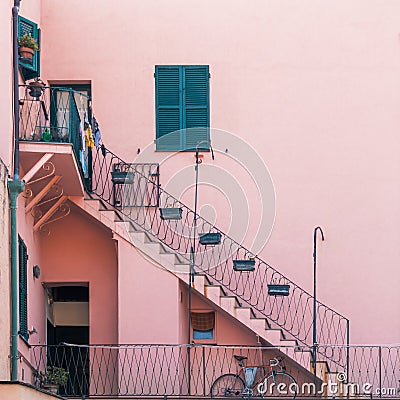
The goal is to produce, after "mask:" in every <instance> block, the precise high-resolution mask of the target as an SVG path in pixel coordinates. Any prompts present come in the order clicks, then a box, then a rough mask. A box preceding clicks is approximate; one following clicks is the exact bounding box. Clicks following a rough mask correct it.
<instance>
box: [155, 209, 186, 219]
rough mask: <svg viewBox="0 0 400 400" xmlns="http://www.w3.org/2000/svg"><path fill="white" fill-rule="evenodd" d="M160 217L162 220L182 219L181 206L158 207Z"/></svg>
mask: <svg viewBox="0 0 400 400" xmlns="http://www.w3.org/2000/svg"><path fill="white" fill-rule="evenodd" d="M159 210H160V217H161V219H162V220H178V219H182V208H173V207H171V208H160V209H159Z"/></svg>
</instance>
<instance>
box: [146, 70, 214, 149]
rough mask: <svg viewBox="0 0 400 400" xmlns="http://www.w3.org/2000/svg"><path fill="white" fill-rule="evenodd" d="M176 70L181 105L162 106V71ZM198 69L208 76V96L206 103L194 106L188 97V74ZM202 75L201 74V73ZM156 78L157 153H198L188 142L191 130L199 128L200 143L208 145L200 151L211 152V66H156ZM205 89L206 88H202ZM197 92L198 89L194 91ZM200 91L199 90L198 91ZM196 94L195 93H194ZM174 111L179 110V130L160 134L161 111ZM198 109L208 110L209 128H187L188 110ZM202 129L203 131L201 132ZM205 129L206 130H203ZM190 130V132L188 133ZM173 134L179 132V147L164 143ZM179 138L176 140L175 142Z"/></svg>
mask: <svg viewBox="0 0 400 400" xmlns="http://www.w3.org/2000/svg"><path fill="white" fill-rule="evenodd" d="M168 69H171V70H174V69H175V70H176V69H178V76H179V82H178V85H179V88H178V90H179V105H167V104H160V101H159V97H160V94H159V92H160V84H159V79H160V70H168ZM196 69H200V70H201V69H203V70H204V73H205V74H206V81H205V90H206V96H205V102H204V103H203V105H192V104H190V101H188V100H189V99H190V97H189V96H188V95H187V93H188V91H187V89H186V87H187V84H186V83H187V82H190V81H189V80H188V79H190V78H187V77H186V75H187V72H188V71H190V70H192V71H194V70H196ZM200 73H201V72H200ZM154 78H155V127H156V133H155V141H154V142H155V144H156V146H155V147H156V149H155V150H156V151H157V152H170V151H182V152H194V151H196V148H195V147H194V146H193V145H191V144H190V143H188V142H190V141H189V140H188V137H189V136H188V133H190V130H191V129H193V131H194V130H195V129H196V128H199V132H198V133H196V134H197V135H200V138H199V140H198V141H196V142H197V143H198V142H199V141H207V142H208V144H205V143H204V144H202V145H201V147H200V149H201V150H202V151H209V150H210V144H209V143H210V66H209V65H156V66H155V72H154ZM192 82H193V81H192ZM202 88H203V89H204V86H203V87H202ZM193 90H196V89H193ZM197 90H198V89H197ZM192 93H195V92H192ZM197 94H198V93H197ZM168 108H170V109H174V108H178V110H179V112H178V114H179V129H177V130H175V131H170V132H169V133H167V134H160V133H161V127H160V110H163V109H164V110H166V109H168ZM196 109H205V110H206V125H207V126H201V125H200V126H198V127H190V126H189V127H187V125H188V121H189V116H188V113H187V111H188V110H193V111H194V110H196ZM200 129H201V130H200ZM203 129H204V130H203ZM188 130H189V132H188ZM173 132H179V145H177V144H176V143H165V142H164V143H163V141H162V138H163V137H164V136H167V135H170V134H172V133H173ZM176 139H177V138H175V141H177V140H176Z"/></svg>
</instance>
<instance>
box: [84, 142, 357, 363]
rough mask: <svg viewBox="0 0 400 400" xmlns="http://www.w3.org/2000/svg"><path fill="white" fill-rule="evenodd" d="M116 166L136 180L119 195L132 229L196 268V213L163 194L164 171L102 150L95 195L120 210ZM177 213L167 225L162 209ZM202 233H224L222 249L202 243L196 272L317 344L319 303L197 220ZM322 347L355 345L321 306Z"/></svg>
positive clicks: (292, 334)
mask: <svg viewBox="0 0 400 400" xmlns="http://www.w3.org/2000/svg"><path fill="white" fill-rule="evenodd" d="M115 165H125V166H126V171H128V170H129V172H130V174H131V176H130V178H131V179H130V180H129V182H128V181H127V184H125V185H121V187H120V189H119V190H120V192H119V195H120V196H121V198H122V199H123V200H122V202H123V205H122V207H121V209H120V211H121V213H122V215H123V216H124V218H125V220H126V223H127V224H129V225H134V228H136V229H139V230H142V231H145V232H147V233H149V234H151V235H152V236H154V237H155V238H156V239H158V240H160V241H161V242H162V243H164V244H165V245H167V246H168V247H169V248H170V249H172V250H173V251H174V252H176V253H177V254H178V255H179V256H180V257H181V260H182V262H190V261H191V260H192V258H191V254H190V252H191V248H192V244H193V232H194V212H193V211H192V210H191V209H190V208H188V207H187V206H186V205H185V204H183V203H182V202H180V201H179V200H178V199H176V198H175V197H174V196H172V195H170V194H169V193H167V192H166V191H165V190H163V189H162V188H160V185H159V184H158V180H157V181H155V180H154V178H153V176H152V173H155V174H156V176H157V177H158V166H157V167H156V165H155V164H154V165H151V166H150V170H149V171H150V173H149V171H147V173H144V171H143V170H142V169H140V168H142V167H139V166H136V164H127V163H125V162H124V161H123V160H122V159H120V158H119V157H118V156H116V155H115V154H113V153H112V152H110V151H109V150H107V149H106V148H105V147H104V146H102V147H100V148H98V149H97V152H96V154H95V156H94V158H93V185H92V188H91V190H92V193H94V194H96V195H97V196H99V197H100V198H101V199H103V200H105V201H106V202H108V203H109V204H110V205H112V206H114V205H115V201H114V193H115V185H114V183H113V180H112V171H113V168H114V166H115ZM149 205H153V206H154V205H156V206H158V207H160V208H167V207H175V208H180V209H181V210H182V214H181V219H180V220H163V219H161V218H160V215H159V213H158V210H157V209H154V208H151V207H148V206H149ZM197 232H198V233H208V232H214V233H220V234H221V243H220V244H219V245H218V246H201V245H199V242H198V238H196V246H195V248H196V253H195V255H194V269H195V272H196V273H198V274H204V275H206V276H207V278H208V280H209V281H210V282H211V283H213V284H218V285H221V287H222V288H223V289H224V291H225V292H226V293H227V294H229V295H234V296H236V297H237V298H238V299H239V301H240V302H241V305H242V306H249V307H251V308H252V309H253V311H254V313H255V316H256V317H259V318H266V320H267V322H268V323H269V325H270V327H275V328H276V327H278V328H281V329H282V330H283V331H284V332H285V333H286V334H287V337H288V338H294V339H296V340H297V341H298V343H299V344H303V345H311V344H312V326H313V297H312V296H311V295H310V294H309V293H308V292H306V291H305V290H303V289H302V288H301V287H299V286H298V285H297V284H296V283H294V282H293V281H291V280H290V279H288V278H287V277H285V276H284V275H282V274H281V273H279V272H278V271H277V270H276V269H275V268H273V267H272V266H270V265H268V264H267V263H266V262H265V261H263V260H261V259H260V258H259V257H257V256H255V255H253V254H252V253H251V252H250V251H249V250H247V249H246V248H244V247H243V246H242V245H240V244H239V243H237V242H236V241H235V240H233V239H232V238H230V237H229V236H227V235H225V234H224V233H223V232H222V231H220V230H219V229H218V228H216V227H215V226H213V225H212V224H211V223H209V222H208V221H206V220H205V219H204V218H202V217H201V216H199V215H198V216H197ZM249 258H251V259H254V262H255V269H254V271H252V272H237V271H234V270H233V260H236V259H241V260H246V259H249ZM268 284H285V285H290V295H289V296H270V295H268V292H267V286H268ZM317 329H318V336H317V338H318V342H319V343H329V344H332V345H343V344H348V343H349V321H348V319H347V318H345V317H344V316H342V315H340V314H339V313H337V312H336V311H334V310H333V309H331V308H329V307H328V306H326V305H324V304H322V303H321V302H318V304H317ZM331 351H332V352H331V353H329V354H325V353H324V352H323V349H321V348H319V353H320V354H322V355H323V356H329V358H330V359H331V360H332V361H333V362H335V363H338V364H340V365H342V366H343V365H345V362H346V357H345V354H343V353H342V352H339V351H335V349H334V348H332V349H331Z"/></svg>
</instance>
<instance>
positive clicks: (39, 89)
mask: <svg viewBox="0 0 400 400" xmlns="http://www.w3.org/2000/svg"><path fill="white" fill-rule="evenodd" d="M28 86H29V87H28V89H29V94H30V95H31V96H32V97H34V98H36V99H38V98H39V97H40V96H41V95H42V93H43V90H44V87H45V86H46V84H45V83H44V82H43V81H42V80H41V79H40V78H35V79H34V80H33V81H32V82H30V83H29V85H28Z"/></svg>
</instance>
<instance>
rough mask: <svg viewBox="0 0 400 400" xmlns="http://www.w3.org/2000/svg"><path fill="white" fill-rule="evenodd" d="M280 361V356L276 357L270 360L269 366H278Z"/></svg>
mask: <svg viewBox="0 0 400 400" xmlns="http://www.w3.org/2000/svg"><path fill="white" fill-rule="evenodd" d="M280 362H281V360H279V359H278V358H276V357H275V358H273V359H272V360H269V366H270V367H276V366H277V365H278V364H279V363H280Z"/></svg>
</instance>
